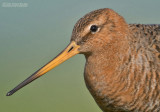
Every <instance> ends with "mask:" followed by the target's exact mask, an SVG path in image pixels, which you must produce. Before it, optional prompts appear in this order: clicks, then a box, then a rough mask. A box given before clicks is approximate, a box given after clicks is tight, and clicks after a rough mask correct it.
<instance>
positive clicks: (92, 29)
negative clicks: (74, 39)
mask: <svg viewBox="0 0 160 112" xmlns="http://www.w3.org/2000/svg"><path fill="white" fill-rule="evenodd" d="M97 30H98V26H96V25H92V26H91V28H90V31H91V32H93V33H95V32H96V31H97Z"/></svg>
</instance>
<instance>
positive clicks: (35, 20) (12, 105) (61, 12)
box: [0, 0, 160, 112]
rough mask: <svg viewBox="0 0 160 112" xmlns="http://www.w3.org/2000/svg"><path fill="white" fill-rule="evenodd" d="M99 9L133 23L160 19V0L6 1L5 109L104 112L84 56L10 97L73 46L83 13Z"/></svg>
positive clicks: (0, 88)
mask: <svg viewBox="0 0 160 112" xmlns="http://www.w3.org/2000/svg"><path fill="white" fill-rule="evenodd" d="M13 3H16V4H17V3H23V4H21V5H20V4H19V5H17V6H15V4H13ZM99 8H112V9H114V10H115V11H116V12H118V13H119V14H120V15H122V16H123V17H124V18H125V19H126V21H127V22H128V23H143V24H158V23H160V13H159V12H160V0H1V1H0V112H101V110H100V109H99V107H98V106H97V105H96V103H95V101H94V99H93V98H92V96H91V95H90V93H89V92H88V90H87V88H86V86H85V83H84V78H83V71H84V65H85V58H84V56H83V55H77V56H75V57H73V58H71V59H69V60H68V61H66V62H65V63H63V64H61V65H60V66H58V67H56V68H55V69H54V70H52V71H50V72H49V73H47V74H45V75H44V76H42V77H41V78H39V79H38V80H36V81H34V82H32V83H31V84H29V85H28V86H26V87H24V88H23V89H21V90H20V91H18V92H17V93H15V94H14V95H13V96H10V97H7V96H5V95H6V93H7V92H8V91H9V90H10V89H12V88H13V87H15V86H16V85H17V84H19V83H20V82H21V81H23V80H24V79H25V78H27V77H28V76H30V75H31V74H32V73H33V72H35V71H36V70H37V69H39V68H40V67H41V66H43V65H44V64H46V63H47V62H48V61H50V60H51V59H52V58H53V57H55V56H56V55H57V54H58V53H59V52H61V50H63V48H65V47H66V46H67V44H68V43H69V41H70V36H71V33H72V28H73V26H74V24H75V23H76V21H77V20H78V19H79V18H80V17H82V16H83V15H84V14H86V13H88V12H90V11H92V10H95V9H99Z"/></svg>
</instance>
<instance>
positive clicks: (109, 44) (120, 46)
mask: <svg viewBox="0 0 160 112" xmlns="http://www.w3.org/2000/svg"><path fill="white" fill-rule="evenodd" d="M93 26H94V27H93ZM92 29H93V30H92ZM78 53H80V54H84V55H85V58H86V65H85V71H84V78H85V82H86V86H87V88H88V89H89V91H90V93H91V94H92V96H93V98H94V99H95V101H96V102H97V104H98V105H99V107H100V108H101V109H102V111H104V112H128V111H135V112H159V111H160V25H142V24H127V23H126V22H125V20H124V18H123V17H121V16H120V15H119V14H117V13H116V12H114V11H113V10H111V9H107V8H106V9H99V10H96V11H92V12H90V13H88V14H87V15H85V16H84V17H83V18H81V19H80V20H79V21H78V22H77V23H76V25H75V27H74V29H73V32H72V37H71V43H70V44H69V45H68V47H67V48H66V49H65V50H64V51H63V52H62V53H61V54H59V55H58V56H57V57H56V58H54V59H53V60H51V61H50V62H49V63H47V64H46V65H45V66H43V67H42V68H41V69H39V70H38V71H37V72H35V73H34V74H33V75H31V76H30V77H29V78H27V79H26V80H24V81H23V82H22V83H20V84H19V85H18V86H17V87H15V88H14V89H13V90H11V91H10V92H8V93H7V96H10V95H12V94H13V93H14V92H16V91H17V90H19V89H20V88H22V87H24V86H25V85H27V84H28V83H30V82H32V81H33V80H35V79H37V78H38V77H40V76H42V75H43V74H45V73H46V72H48V71H50V70H51V69H53V68H54V67H56V66H57V65H58V64H60V63H62V62H64V61H65V60H67V59H69V58H70V57H72V56H74V55H75V54H78Z"/></svg>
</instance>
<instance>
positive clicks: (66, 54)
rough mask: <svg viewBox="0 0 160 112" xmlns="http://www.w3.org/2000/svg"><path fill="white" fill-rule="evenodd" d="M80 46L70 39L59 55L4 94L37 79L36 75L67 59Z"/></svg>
mask: <svg viewBox="0 0 160 112" xmlns="http://www.w3.org/2000/svg"><path fill="white" fill-rule="evenodd" d="M79 47H80V46H79V45H77V44H76V43H75V42H74V41H72V42H71V43H70V44H69V45H68V46H67V47H66V48H65V49H64V50H63V51H62V52H61V53H60V54H59V55H57V56H56V57H55V58H54V59H52V60H51V61H50V62H48V63H47V64H46V65H44V66H43V67H42V68H40V69H39V70H37V71H36V72H35V73H34V74H32V75H31V76H30V77H28V78H27V79H26V80H24V81H23V82H22V83H20V84H19V85H17V86H16V87H15V88H14V89H12V90H11V91H10V92H8V93H7V95H6V96H10V95H12V94H13V93H15V92H16V91H18V90H19V89H21V88H22V87H24V86H26V85H27V84H29V83H30V82H32V81H33V80H35V79H37V78H38V77H40V76H42V75H44V74H45V73H47V72H48V71H50V70H51V69H53V68H55V67H56V66H58V65H59V64H61V63H63V62H64V61H66V60H67V59H69V58H71V57H72V56H74V55H76V54H78V53H79V51H78V48H79Z"/></svg>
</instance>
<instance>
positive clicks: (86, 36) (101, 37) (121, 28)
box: [7, 8, 127, 96]
mask: <svg viewBox="0 0 160 112" xmlns="http://www.w3.org/2000/svg"><path fill="white" fill-rule="evenodd" d="M126 25H127V24H126V22H125V21H124V19H123V18H122V17H121V16H120V15H118V14H117V13H116V12H114V11H113V10H111V9H107V8H105V9H99V10H95V11H92V12H90V13H88V14H86V15H85V16H84V17H82V18H81V19H80V20H79V21H78V22H77V23H76V24H75V26H74V29H73V32H72V36H71V42H70V44H69V45H68V46H67V47H66V48H65V49H64V50H63V51H62V52H61V53H60V54H59V55H57V56H56V57H55V58H54V59H53V60H51V61H50V62H48V63H47V64H46V65H44V66H43V67H42V68H40V69H39V70H38V71H36V72H35V73H34V74H32V75H31V76H30V77H28V78H27V79H26V80H24V81H23V82H22V83H20V84H19V85H18V86H16V87H15V88H14V89H12V90H11V91H10V92H8V93H7V96H10V95H12V94H13V93H15V92H16V91H17V90H19V89H20V88H22V87H24V86H25V85H27V84H29V83H30V82H32V81H33V80H35V79H37V78H38V77H40V76H42V75H44V74H45V73H46V72H48V71H50V70H51V69H53V68H54V67H56V66H57V65H59V64H61V63H62V62H64V61H65V60H67V59H69V58H70V57H72V56H74V55H76V54H85V55H90V54H92V53H94V52H98V51H101V50H102V49H103V48H107V46H108V48H109V46H110V45H111V44H113V43H115V42H118V41H121V39H122V37H124V35H125V32H126Z"/></svg>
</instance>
